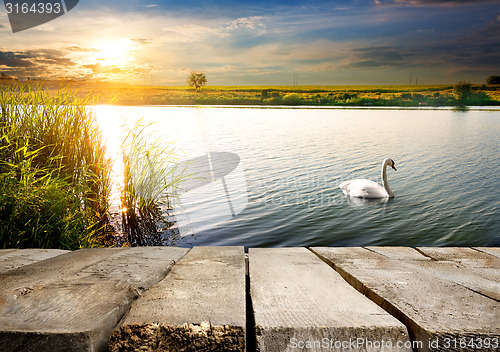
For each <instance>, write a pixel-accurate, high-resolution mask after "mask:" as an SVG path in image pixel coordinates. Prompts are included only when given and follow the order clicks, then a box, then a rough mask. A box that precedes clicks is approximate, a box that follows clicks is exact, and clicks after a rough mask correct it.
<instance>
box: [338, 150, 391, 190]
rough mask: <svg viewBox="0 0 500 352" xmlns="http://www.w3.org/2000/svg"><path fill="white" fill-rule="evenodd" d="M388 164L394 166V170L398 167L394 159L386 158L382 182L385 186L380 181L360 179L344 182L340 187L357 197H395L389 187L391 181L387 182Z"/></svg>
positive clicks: (383, 165)
mask: <svg viewBox="0 0 500 352" xmlns="http://www.w3.org/2000/svg"><path fill="white" fill-rule="evenodd" d="M387 165H389V166H390V167H392V168H393V169H394V170H397V169H396V165H394V161H393V160H392V159H389V158H387V159H384V161H383V162H382V182H383V185H384V186H383V187H382V186H380V185H379V184H378V183H376V182H373V181H370V180H364V179H358V180H351V181H345V182H342V183H341V184H340V185H339V187H340V189H341V190H342V192H344V194H345V195H346V196H349V197H357V198H394V193H392V191H391V189H390V188H389V183H387V172H386V169H387Z"/></svg>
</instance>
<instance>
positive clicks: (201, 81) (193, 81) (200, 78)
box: [187, 72, 207, 92]
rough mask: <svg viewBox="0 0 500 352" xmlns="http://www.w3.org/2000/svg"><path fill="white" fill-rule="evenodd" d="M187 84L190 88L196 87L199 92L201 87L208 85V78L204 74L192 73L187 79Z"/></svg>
mask: <svg viewBox="0 0 500 352" xmlns="http://www.w3.org/2000/svg"><path fill="white" fill-rule="evenodd" d="M187 84H188V86H190V87H195V88H196V91H197V92H199V91H200V90H201V87H203V86H204V85H206V84H207V77H205V74H204V73H196V72H191V73H190V74H189V76H188V78H187Z"/></svg>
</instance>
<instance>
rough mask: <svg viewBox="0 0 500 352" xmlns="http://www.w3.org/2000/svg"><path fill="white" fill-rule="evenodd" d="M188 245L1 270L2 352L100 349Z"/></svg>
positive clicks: (84, 253)
mask: <svg viewBox="0 0 500 352" xmlns="http://www.w3.org/2000/svg"><path fill="white" fill-rule="evenodd" d="M186 252H187V249H182V248H171V247H161V248H160V247H156V248H152V247H149V248H144V247H143V248H96V249H83V250H77V251H74V252H70V253H66V254H62V255H58V256H56V257H53V258H50V259H46V260H43V261H40V262H37V263H34V264H31V265H26V266H22V267H20V268H18V269H15V270H11V271H8V272H6V273H3V274H0V286H1V287H2V290H1V291H0V351H51V352H55V351H68V350H73V351H100V350H105V349H106V346H107V342H108V338H109V336H110V335H111V333H112V331H113V329H114V328H115V327H116V325H117V323H118V322H119V321H120V319H121V318H122V316H123V315H124V313H125V312H126V311H127V310H128V309H129V307H130V305H131V304H132V302H133V301H134V300H135V299H136V298H137V297H138V296H140V295H141V293H142V292H144V291H145V290H146V289H148V287H150V286H152V285H154V284H155V283H157V282H158V281H160V280H161V279H163V278H164V277H165V275H166V274H167V273H168V271H169V270H170V268H171V267H172V265H173V264H174V263H175V261H177V260H179V259H180V258H181V257H182V256H183V255H184V254H185V253H186Z"/></svg>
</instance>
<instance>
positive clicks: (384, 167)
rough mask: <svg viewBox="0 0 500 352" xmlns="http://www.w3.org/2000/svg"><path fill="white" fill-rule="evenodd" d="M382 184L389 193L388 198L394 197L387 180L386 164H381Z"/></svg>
mask: <svg viewBox="0 0 500 352" xmlns="http://www.w3.org/2000/svg"><path fill="white" fill-rule="evenodd" d="M382 184H383V186H384V189H385V191H386V192H387V194H388V195H389V198H394V193H392V191H391V188H390V187H389V182H387V164H386V163H383V164H382Z"/></svg>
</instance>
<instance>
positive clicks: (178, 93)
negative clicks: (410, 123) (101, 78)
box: [47, 82, 500, 107]
mask: <svg viewBox="0 0 500 352" xmlns="http://www.w3.org/2000/svg"><path fill="white" fill-rule="evenodd" d="M65 84H66V85H68V84H69V85H70V87H71V89H74V90H76V91H77V92H78V94H79V95H82V96H87V95H90V96H91V97H98V98H99V99H98V102H99V104H112V105H134V106H135V105H255V106H277V105H285V106H301V105H304V106H394V107H398V106H399V107H419V106H433V107H440V106H456V105H459V104H458V103H459V101H458V100H457V98H456V95H455V94H454V90H453V88H454V86H453V85H369V86H368V85H367V86H356V85H349V86H207V87H203V88H202V90H201V92H199V93H197V92H196V91H195V90H194V88H190V87H187V86H185V87H184V86H179V87H171V86H168V87H158V86H132V85H124V84H121V85H119V84H112V83H103V82H101V83H99V82H94V83H91V82H71V83H65ZM60 85H61V83H60V82H59V83H58V84H56V83H47V86H48V87H49V89H50V90H56V89H59V87H60ZM466 105H469V106H498V105H500V86H498V85H484V84H483V85H472V87H471V94H470V96H469V98H468V100H467V101H466Z"/></svg>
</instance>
